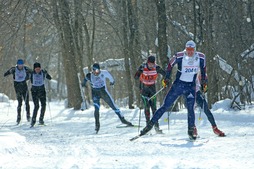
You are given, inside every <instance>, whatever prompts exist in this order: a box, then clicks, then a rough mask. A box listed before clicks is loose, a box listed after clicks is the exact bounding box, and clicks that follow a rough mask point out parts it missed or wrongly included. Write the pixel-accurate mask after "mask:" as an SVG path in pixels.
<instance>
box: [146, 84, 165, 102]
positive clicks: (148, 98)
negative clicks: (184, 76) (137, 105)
mask: <svg viewBox="0 0 254 169" xmlns="http://www.w3.org/2000/svg"><path fill="white" fill-rule="evenodd" d="M164 88H165V87H162V88H161V89H160V90H159V91H157V92H156V93H155V94H154V95H153V96H151V97H150V98H148V101H149V100H151V99H153V98H154V97H155V96H157V94H159V93H160V92H161V91H162V90H163V89H164Z"/></svg>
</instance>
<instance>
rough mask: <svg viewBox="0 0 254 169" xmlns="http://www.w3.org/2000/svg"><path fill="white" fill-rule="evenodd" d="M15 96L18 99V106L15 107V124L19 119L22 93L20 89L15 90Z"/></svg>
mask: <svg viewBox="0 0 254 169" xmlns="http://www.w3.org/2000/svg"><path fill="white" fill-rule="evenodd" d="M16 97H17V100H18V107H17V121H16V122H17V124H19V123H20V121H21V106H22V101H23V100H22V93H21V92H20V91H17V92H16Z"/></svg>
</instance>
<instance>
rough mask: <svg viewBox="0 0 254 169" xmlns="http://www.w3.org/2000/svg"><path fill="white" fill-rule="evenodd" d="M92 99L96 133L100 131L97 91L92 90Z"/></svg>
mask: <svg viewBox="0 0 254 169" xmlns="http://www.w3.org/2000/svg"><path fill="white" fill-rule="evenodd" d="M92 98H93V105H94V118H95V131H96V133H98V131H99V130H100V112H99V110H100V94H99V92H98V91H93V90H92Z"/></svg>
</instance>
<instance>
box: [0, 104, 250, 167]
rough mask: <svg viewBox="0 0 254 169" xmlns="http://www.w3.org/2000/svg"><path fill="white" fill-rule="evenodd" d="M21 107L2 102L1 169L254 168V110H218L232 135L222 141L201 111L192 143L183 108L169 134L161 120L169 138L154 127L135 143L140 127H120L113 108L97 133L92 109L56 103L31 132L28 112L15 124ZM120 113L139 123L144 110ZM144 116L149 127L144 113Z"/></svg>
mask: <svg viewBox="0 0 254 169" xmlns="http://www.w3.org/2000/svg"><path fill="white" fill-rule="evenodd" d="M16 104H17V103H16V102H14V104H11V105H9V104H7V103H0V106H1V107H0V108H1V110H2V111H1V114H0V145H1V147H0V159H1V160H0V169H10V168H20V169H23V168H24V169H28V168H29V169H30V168H31V169H38V168H59V169H62V168H63V169H83V168H84V169H90V168H91V169H99V168H124V169H126V168H142V169H149V168H151V169H164V168H177V169H181V168H186V169H187V168H200V169H201V168H204V169H206V168H212V169H216V168H219V169H220V168H225V169H226V168H230V169H233V168H248V169H249V168H254V162H253V157H254V148H253V140H254V130H253V128H254V123H253V122H254V108H251V109H246V110H242V111H234V110H226V109H223V110H216V111H214V116H215V120H216V122H217V125H218V127H219V128H220V129H221V130H222V131H224V132H225V133H226V135H227V136H226V137H223V138H221V137H217V136H216V135H215V134H213V132H212V129H211V126H210V123H209V121H207V119H206V117H205V114H204V113H202V119H203V120H201V121H198V120H196V125H197V128H198V134H199V135H200V138H198V139H197V141H195V142H190V141H189V140H188V136H187V120H186V119H187V115H186V110H185V109H183V110H181V111H180V112H173V113H172V114H171V115H170V118H169V119H170V127H169V130H168V125H167V122H166V121H165V119H166V118H167V113H165V114H164V115H163V116H162V118H161V119H160V124H161V129H163V132H164V134H155V131H154V129H152V130H151V132H150V133H151V134H148V135H145V136H143V137H140V138H139V139H137V140H135V141H132V142H131V141H129V139H130V138H132V137H134V136H135V135H137V134H138V128H136V127H134V128H131V127H128V128H116V126H117V125H119V124H120V120H119V119H118V117H117V116H116V115H115V114H114V112H113V111H112V110H110V109H108V108H104V107H102V108H101V113H100V123H101V128H100V131H99V133H98V134H95V131H94V116H93V107H91V108H89V109H88V110H85V111H74V110H73V109H64V106H63V103H61V102H60V103H59V102H51V103H50V109H49V108H47V110H46V114H45V122H46V124H47V126H35V127H34V128H29V127H30V124H29V123H28V122H26V119H25V113H24V110H22V111H23V116H22V121H21V125H19V126H15V121H16V112H15V110H16ZM30 105H31V110H33V104H32V102H31V104H30ZM48 107H49V106H48ZM121 110H122V112H123V113H124V115H125V118H126V119H127V120H130V121H131V122H132V123H133V124H138V118H139V109H134V110H129V109H126V108H121ZM196 112H197V114H196V118H197V117H198V112H199V111H196ZM37 118H38V117H37ZM141 118H142V119H141V126H143V127H144V126H145V117H144V115H143V111H142V117H141ZM143 127H141V128H140V130H141V129H142V128H143Z"/></svg>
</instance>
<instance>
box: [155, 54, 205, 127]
mask: <svg viewBox="0 0 254 169" xmlns="http://www.w3.org/2000/svg"><path fill="white" fill-rule="evenodd" d="M176 64H177V66H178V68H177V73H176V79H175V81H174V83H173V85H172V87H171V88H170V90H169V91H168V93H167V95H166V97H165V99H164V103H163V104H162V106H161V107H160V108H159V109H158V110H157V111H156V112H155V113H154V116H153V117H152V119H151V121H152V122H153V123H155V122H156V121H158V119H160V118H161V116H162V115H163V114H164V113H165V111H167V109H168V108H169V107H170V106H171V105H172V104H173V103H174V101H175V100H176V99H177V97H178V96H180V95H183V96H184V98H185V100H186V105H187V110H188V128H192V127H195V114H194V104H195V95H196V91H195V88H196V82H195V81H196V77H197V73H198V71H199V69H200V71H201V78H202V79H205V74H206V63H205V55H204V54H203V53H201V52H197V51H196V52H195V53H194V55H193V56H192V57H189V56H187V55H186V53H185V51H182V52H178V53H176V54H175V55H174V56H173V57H172V58H171V59H170V61H169V64H168V67H167V72H166V77H165V79H169V78H170V75H171V72H172V68H173V66H174V65H176Z"/></svg>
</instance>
